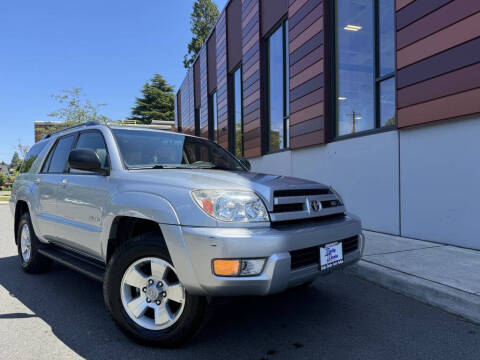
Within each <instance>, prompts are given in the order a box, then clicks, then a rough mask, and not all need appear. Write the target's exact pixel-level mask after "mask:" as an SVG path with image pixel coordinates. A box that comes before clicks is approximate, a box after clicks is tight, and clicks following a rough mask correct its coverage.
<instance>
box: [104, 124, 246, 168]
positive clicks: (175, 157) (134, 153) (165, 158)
mask: <svg viewBox="0 0 480 360" xmlns="http://www.w3.org/2000/svg"><path fill="white" fill-rule="evenodd" d="M113 134H114V135H115V137H116V139H117V143H118V147H119V149H120V153H121V154H122V158H123V161H124V163H125V165H126V166H127V167H128V168H152V167H156V166H158V167H165V168H187V169H223V170H237V171H238V170H245V169H244V168H243V167H242V166H241V165H240V163H239V162H238V161H237V160H236V159H235V158H234V157H233V156H232V155H230V154H229V153H228V152H227V151H225V150H224V149H223V148H222V147H221V146H219V145H217V144H215V143H214V142H211V141H208V140H204V139H200V138H194V137H189V136H183V135H180V134H175V133H166V132H159V131H158V132H157V131H141V130H124V129H114V130H113Z"/></svg>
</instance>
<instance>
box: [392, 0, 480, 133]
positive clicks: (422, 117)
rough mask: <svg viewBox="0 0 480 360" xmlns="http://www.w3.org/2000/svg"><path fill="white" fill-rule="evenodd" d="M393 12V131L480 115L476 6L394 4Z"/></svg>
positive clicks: (420, 1) (435, 0)
mask: <svg viewBox="0 0 480 360" xmlns="http://www.w3.org/2000/svg"><path fill="white" fill-rule="evenodd" d="M400 3H401V4H400ZM400 5H404V6H400ZM396 8H397V9H400V10H399V11H397V13H396V22H397V48H398V49H399V50H398V51H397V55H396V60H397V126H398V127H399V128H403V127H408V126H413V125H421V124H425V123H430V122H435V121H439V120H446V119H451V120H453V119H455V118H457V117H463V116H467V115H472V114H477V113H480V101H479V99H480V51H479V49H480V27H479V26H478V24H479V23H480V2H478V1H469V0H455V1H446V0H429V1H425V0H416V1H411V2H409V3H408V4H406V2H405V1H404V0H397V6H396Z"/></svg>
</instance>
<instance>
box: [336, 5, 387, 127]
mask: <svg viewBox="0 0 480 360" xmlns="http://www.w3.org/2000/svg"><path fill="white" fill-rule="evenodd" d="M393 1H394V0H381V1H380V0H336V8H335V9H336V24H337V25H336V33H335V34H336V104H337V106H336V114H337V116H336V118H337V122H336V134H337V136H342V135H348V134H354V133H358V132H362V131H366V130H371V129H374V128H378V127H381V126H389V125H394V124H395V107H396V106H395V78H394V75H395V73H394V71H395V61H394V4H393ZM374 14H377V16H378V18H375V16H374ZM375 43H377V44H378V47H377V48H376V47H375ZM376 59H377V60H376ZM384 82H385V83H384ZM376 99H377V100H376Z"/></svg>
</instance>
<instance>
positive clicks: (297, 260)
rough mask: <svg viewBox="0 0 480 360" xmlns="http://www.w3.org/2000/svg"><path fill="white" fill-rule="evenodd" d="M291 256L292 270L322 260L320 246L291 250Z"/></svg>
mask: <svg viewBox="0 0 480 360" xmlns="http://www.w3.org/2000/svg"><path fill="white" fill-rule="evenodd" d="M290 256H291V261H292V262H291V266H290V268H291V269H292V270H294V269H298V268H301V267H305V266H308V265H313V264H318V262H319V261H320V253H319V250H318V246H314V247H311V248H307V249H300V250H295V251H290Z"/></svg>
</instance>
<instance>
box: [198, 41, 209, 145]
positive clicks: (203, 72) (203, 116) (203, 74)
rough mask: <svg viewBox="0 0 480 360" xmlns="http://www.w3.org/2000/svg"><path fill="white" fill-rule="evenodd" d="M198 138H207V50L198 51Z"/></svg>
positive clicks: (204, 48)
mask: <svg viewBox="0 0 480 360" xmlns="http://www.w3.org/2000/svg"><path fill="white" fill-rule="evenodd" d="M199 61H200V106H201V107H200V136H201V137H204V138H208V84H207V83H208V80H207V79H208V77H207V67H208V64H207V48H206V47H205V46H204V47H203V48H202V49H201V50H200V54H199Z"/></svg>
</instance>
